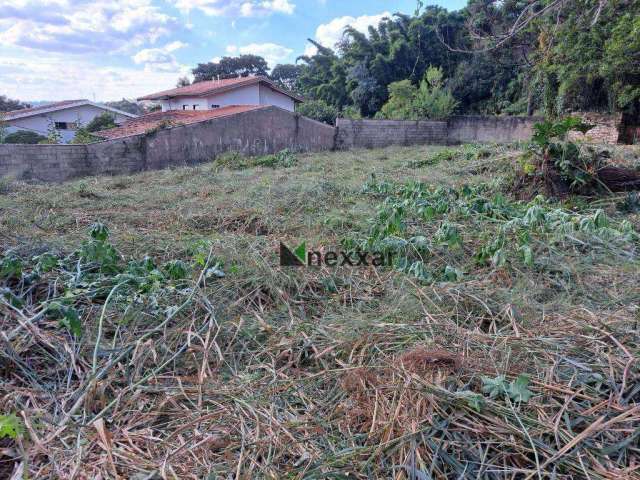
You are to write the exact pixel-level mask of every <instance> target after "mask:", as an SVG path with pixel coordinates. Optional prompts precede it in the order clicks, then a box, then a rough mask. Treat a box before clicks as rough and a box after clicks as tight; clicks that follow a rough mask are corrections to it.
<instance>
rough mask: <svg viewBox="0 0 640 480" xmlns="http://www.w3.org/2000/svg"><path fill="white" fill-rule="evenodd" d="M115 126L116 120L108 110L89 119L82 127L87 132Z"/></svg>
mask: <svg viewBox="0 0 640 480" xmlns="http://www.w3.org/2000/svg"><path fill="white" fill-rule="evenodd" d="M114 127H117V125H116V120H115V117H114V116H113V114H111V113H110V112H103V113H101V114H100V115H98V116H97V117H95V118H94V119H93V120H91V121H90V122H89V123H87V125H85V127H84V129H85V130H86V131H87V132H97V131H99V130H106V129H107V128H114Z"/></svg>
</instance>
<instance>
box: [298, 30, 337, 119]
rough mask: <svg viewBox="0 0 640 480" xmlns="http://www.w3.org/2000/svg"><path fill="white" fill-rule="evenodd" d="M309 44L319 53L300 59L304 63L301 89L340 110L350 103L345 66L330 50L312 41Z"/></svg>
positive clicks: (309, 95)
mask: <svg viewBox="0 0 640 480" xmlns="http://www.w3.org/2000/svg"><path fill="white" fill-rule="evenodd" d="M309 42H310V43H311V44H313V45H314V46H315V47H316V48H317V50H318V51H317V53H316V54H315V55H313V56H302V57H299V58H298V60H300V61H302V62H304V64H303V65H302V72H301V74H300V80H299V82H300V88H301V90H302V92H303V94H304V95H306V96H308V97H310V98H312V99H316V100H322V101H324V102H325V103H326V104H329V105H333V106H334V107H335V108H336V109H338V110H339V109H341V108H342V107H343V106H345V105H348V104H349V103H350V102H349V95H348V93H347V89H346V81H347V73H346V69H345V64H344V62H343V61H342V60H341V58H340V57H338V56H337V55H336V54H335V52H334V51H333V50H331V49H330V48H326V47H323V46H322V45H320V44H319V43H318V42H315V41H314V40H311V39H309Z"/></svg>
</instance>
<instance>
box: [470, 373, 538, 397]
mask: <svg viewBox="0 0 640 480" xmlns="http://www.w3.org/2000/svg"><path fill="white" fill-rule="evenodd" d="M529 382H530V379H529V376H528V375H526V374H520V375H518V377H517V378H516V379H515V380H513V381H511V382H507V379H506V377H505V376H504V375H498V376H497V377H495V378H491V377H482V391H483V392H484V393H485V394H487V395H488V396H489V398H492V399H495V398H500V397H508V398H509V399H511V401H513V402H516V403H527V402H528V401H529V399H530V398H531V397H532V396H533V392H532V391H531V390H529Z"/></svg>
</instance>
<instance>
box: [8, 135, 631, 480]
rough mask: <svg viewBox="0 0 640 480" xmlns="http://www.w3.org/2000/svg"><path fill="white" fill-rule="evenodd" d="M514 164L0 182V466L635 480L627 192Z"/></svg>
mask: <svg viewBox="0 0 640 480" xmlns="http://www.w3.org/2000/svg"><path fill="white" fill-rule="evenodd" d="M616 155H617V156H618V157H620V158H622V161H624V162H626V163H631V164H635V165H636V166H639V165H640V163H638V160H637V158H638V157H637V151H634V150H627V151H625V152H617V153H616ZM519 156H520V152H519V150H518V149H516V148H515V147H514V148H509V147H482V146H464V147H460V148H456V149H443V148H417V147H416V148H392V149H385V150H375V151H352V152H341V153H324V154H313V155H298V156H297V157H296V156H291V155H281V156H279V157H272V158H269V159H266V160H265V159H262V160H260V162H256V161H253V160H247V159H241V158H236V157H233V156H227V157H225V158H223V159H220V160H219V161H218V162H216V163H212V164H206V165H202V166H200V167H197V168H183V169H176V170H168V171H162V172H149V173H144V174H140V175H135V176H129V177H115V178H91V179H85V180H81V181H76V182H72V183H68V184H64V185H46V186H44V185H42V186H28V185H21V184H15V183H11V182H9V181H4V182H3V183H0V192H1V193H0V247H1V248H0V251H3V252H4V253H3V255H2V257H0V260H1V261H2V263H1V264H0V330H1V331H2V335H1V337H0V343H1V344H2V347H1V348H0V355H1V356H0V380H1V382H0V415H2V414H4V417H0V419H2V420H1V421H3V422H4V425H13V426H15V431H14V429H12V428H8V429H7V431H9V430H10V432H9V433H10V434H9V435H6V436H5V438H4V439H2V440H0V477H3V474H4V473H3V472H11V471H12V470H13V469H14V468H16V466H17V465H22V467H23V468H25V471H29V472H30V475H31V477H32V478H51V479H53V478H56V479H57V478H98V476H99V475H100V476H101V478H118V477H119V478H136V479H143V478H148V479H151V478H180V479H183V478H194V479H201V478H211V479H216V478H243V479H249V478H274V479H276V478H318V479H324V478H398V479H405V478H406V479H409V478H412V479H431V478H434V479H435V478H438V479H441V478H450V479H458V478H495V479H502V478H519V479H520V478H536V479H537V478H594V479H595V478H611V479H613V478H635V477H636V476H637V475H639V470H638V469H639V468H640V446H639V439H640V430H639V429H638V421H639V420H640V382H639V381H638V378H639V375H640V370H639V367H638V361H637V356H638V352H639V350H640V331H639V327H640V309H639V304H640V288H639V287H638V285H640V260H639V257H638V248H639V247H640V243H639V238H640V237H639V236H638V232H639V231H640V215H639V211H640V202H639V201H638V198H637V197H635V196H633V195H627V194H619V195H615V196H609V197H602V198H597V199H589V198H571V199H569V200H565V201H564V202H562V203H559V202H554V201H549V200H546V199H544V198H542V197H537V198H534V199H527V200H519V199H518V198H519V197H521V196H522V194H520V193H519V192H517V191H515V190H514V188H513V185H514V179H515V178H516V176H517V175H519V174H520V172H518V170H519V168H520V167H519V165H520V163H521V162H519V160H518V159H519ZM256 163H260V164H261V165H262V166H254V165H255V164H256ZM105 227H106V228H105ZM281 241H282V242H284V243H285V244H287V245H289V246H290V247H295V246H297V245H298V244H300V243H301V242H302V241H306V244H307V248H312V249H315V250H319V249H324V250H325V251H326V250H329V249H337V248H341V249H345V250H357V249H369V250H376V251H378V250H380V251H384V252H392V253H393V254H394V257H395V258H396V264H395V266H394V267H393V268H373V267H369V268H363V267H348V266H345V267H338V268H328V267H312V268H297V269H296V268H291V267H280V266H279V263H278V248H279V244H280V242H281ZM0 431H1V430H0Z"/></svg>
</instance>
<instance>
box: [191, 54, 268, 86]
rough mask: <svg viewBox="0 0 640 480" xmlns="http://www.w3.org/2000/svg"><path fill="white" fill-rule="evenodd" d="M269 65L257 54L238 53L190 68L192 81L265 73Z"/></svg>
mask: <svg viewBox="0 0 640 480" xmlns="http://www.w3.org/2000/svg"><path fill="white" fill-rule="evenodd" d="M268 69H269V65H268V64H267V62H266V60H265V59H264V58H262V57H260V56H258V55H240V56H239V57H223V58H222V59H220V61H219V62H208V63H199V64H198V66H197V67H196V68H194V69H193V70H192V73H193V76H194V82H203V81H206V80H215V79H217V78H220V79H224V78H234V77H247V76H249V75H267V74H268Z"/></svg>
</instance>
